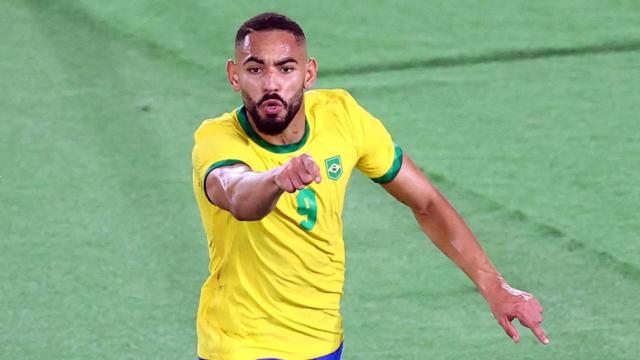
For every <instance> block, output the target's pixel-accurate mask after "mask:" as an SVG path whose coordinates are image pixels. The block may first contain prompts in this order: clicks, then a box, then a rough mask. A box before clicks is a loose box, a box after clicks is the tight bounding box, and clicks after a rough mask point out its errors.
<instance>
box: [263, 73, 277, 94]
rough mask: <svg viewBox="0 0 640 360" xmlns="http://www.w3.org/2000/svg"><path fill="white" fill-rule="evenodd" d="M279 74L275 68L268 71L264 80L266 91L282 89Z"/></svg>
mask: <svg viewBox="0 0 640 360" xmlns="http://www.w3.org/2000/svg"><path fill="white" fill-rule="evenodd" d="M277 75H278V74H277V72H276V71H273V70H271V71H267V72H266V74H265V80H264V91H265V92H266V93H272V92H278V91H280V84H279V81H278V76H277Z"/></svg>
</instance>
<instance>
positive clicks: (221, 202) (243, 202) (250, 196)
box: [205, 154, 321, 221]
mask: <svg viewBox="0 0 640 360" xmlns="http://www.w3.org/2000/svg"><path fill="white" fill-rule="evenodd" d="M314 181H315V182H316V183H319V182H320V181H321V177H320V169H319V168H318V165H317V164H316V163H315V161H314V160H313V158H312V157H311V156H309V155H307V154H302V155H299V156H297V157H295V158H293V159H291V160H289V161H288V162H287V163H285V164H284V165H282V166H279V167H277V168H274V169H271V170H269V171H266V172H254V171H251V169H250V168H249V167H248V166H247V165H244V164H237V165H230V166H224V167H220V168H218V169H215V170H213V171H211V172H210V173H209V174H208V175H207V178H206V179H205V190H206V192H207V197H208V198H209V200H211V202H212V203H213V204H214V205H217V206H219V207H221V208H223V209H225V210H227V211H229V212H231V214H233V216H234V217H235V218H236V219H238V220H243V221H251V220H260V219H262V218H263V217H265V216H267V215H268V214H269V213H270V212H271V211H272V210H273V208H274V207H275V206H276V203H277V202H278V199H279V198H280V195H282V193H283V192H285V191H286V192H290V193H292V192H295V191H296V190H300V189H303V188H304V187H305V186H307V185H309V184H310V183H312V182H314Z"/></svg>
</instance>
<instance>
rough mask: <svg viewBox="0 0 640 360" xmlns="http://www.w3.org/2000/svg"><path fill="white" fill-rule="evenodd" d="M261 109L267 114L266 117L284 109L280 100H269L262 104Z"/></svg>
mask: <svg viewBox="0 0 640 360" xmlns="http://www.w3.org/2000/svg"><path fill="white" fill-rule="evenodd" d="M261 107H262V108H263V109H264V111H265V112H266V113H267V115H275V114H277V113H279V112H280V110H282V109H283V108H284V104H283V103H282V102H281V101H280V100H276V99H270V100H266V101H264V102H263V103H262V105H261Z"/></svg>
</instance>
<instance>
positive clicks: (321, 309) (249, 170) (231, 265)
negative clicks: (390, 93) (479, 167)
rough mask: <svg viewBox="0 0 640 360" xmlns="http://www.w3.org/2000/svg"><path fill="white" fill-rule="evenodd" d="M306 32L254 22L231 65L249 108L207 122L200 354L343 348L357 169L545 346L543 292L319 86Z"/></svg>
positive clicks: (361, 114) (201, 175) (200, 143)
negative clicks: (498, 265)
mask: <svg viewBox="0 0 640 360" xmlns="http://www.w3.org/2000/svg"><path fill="white" fill-rule="evenodd" d="M305 41H306V40H305V35H304V33H303V31H302V29H301V28H300V27H299V26H298V24H296V23H295V22H294V21H292V20H291V19H289V18H287V17H285V16H282V15H279V14H275V13H265V14H260V15H257V16H255V17H253V18H251V19H249V20H248V21H247V22H245V23H244V24H243V25H242V26H241V27H240V29H239V30H238V32H237V35H236V42H235V60H229V61H228V62H227V74H228V78H229V82H230V84H231V87H232V88H233V90H234V91H239V92H240V93H241V94H242V100H243V105H242V106H240V107H239V108H237V109H235V110H233V111H231V112H229V113H225V114H223V115H222V116H220V117H218V118H216V119H212V120H206V121H204V122H203V123H202V125H201V126H200V127H199V128H198V130H197V131H196V133H195V145H194V149H193V184H194V191H195V196H196V199H197V202H198V206H199V209H200V213H201V217H202V222H203V224H204V228H205V231H206V234H207V239H208V244H209V256H210V266H209V271H210V275H209V277H208V279H207V280H206V282H205V283H204V285H203V287H202V291H201V295H200V305H199V309H198V319H197V334H198V356H199V357H200V358H201V359H265V358H281V359H325V360H329V359H339V358H340V353H341V350H342V341H343V333H342V320H341V316H340V297H341V296H342V291H343V281H344V269H345V254H344V241H343V237H342V227H343V224H342V210H343V206H344V197H345V191H346V187H347V182H348V180H349V177H350V176H351V173H352V171H353V169H354V168H357V169H358V170H360V171H361V172H363V173H364V174H365V175H366V176H368V177H369V178H371V179H372V180H373V181H374V182H376V183H378V184H381V186H382V187H383V188H384V189H385V190H387V191H388V192H389V193H390V194H391V195H393V196H394V197H395V198H396V199H397V200H398V201H401V202H402V203H404V204H405V205H407V206H408V207H409V208H410V209H411V210H412V211H413V214H414V215H415V218H416V220H417V221H418V223H419V225H420V227H421V228H422V229H423V230H424V232H425V234H426V235H428V237H429V238H430V239H431V240H432V241H433V242H434V243H435V244H436V245H437V247H438V248H439V249H440V250H441V251H442V252H443V253H444V254H445V255H447V256H448V257H449V258H451V259H452V260H453V261H454V262H455V264H456V265H457V266H458V267H459V268H460V269H461V270H462V271H464V272H465V273H466V274H467V276H468V277H469V278H470V279H471V280H472V281H473V282H474V284H475V285H476V286H477V288H478V289H479V291H480V293H481V294H482V295H483V296H484V298H485V299H486V301H487V303H488V305H489V308H490V309H491V311H492V312H493V314H494V316H495V318H496V320H497V321H498V323H499V324H500V325H501V326H502V327H503V328H504V330H505V332H506V333H507V335H508V336H509V337H511V338H512V339H513V340H514V341H516V342H517V341H518V340H519V339H520V335H519V334H518V331H517V330H516V328H515V327H514V326H513V325H512V323H511V321H512V320H513V319H515V318H517V319H518V320H519V321H520V322H521V323H522V324H523V325H524V326H526V327H528V328H530V329H531V330H532V331H533V332H534V334H535V336H536V337H537V338H538V339H539V340H540V342H542V343H545V344H547V343H548V342H549V340H548V339H547V337H546V336H545V334H544V332H543V330H542V328H541V327H540V323H541V322H542V307H541V306H540V304H539V303H538V301H537V300H536V299H535V298H534V297H533V296H532V295H530V294H528V293H526V292H523V291H519V290H516V289H514V288H512V287H510V286H509V285H508V284H507V282H506V281H505V280H504V279H503V278H502V276H501V275H500V273H498V271H497V270H496V269H495V267H494V266H493V265H492V263H491V262H490V261H489V259H488V258H487V256H486V255H485V253H484V252H483V250H482V248H481V247H480V245H479V244H478V242H477V240H476V238H475V237H474V235H473V233H472V232H471V230H469V228H468V227H467V225H465V223H464V222H463V220H462V219H461V218H460V216H459V215H458V214H457V213H456V211H455V209H454V208H453V207H452V206H451V205H450V204H449V202H448V201H447V200H446V199H445V198H444V196H443V195H442V194H440V193H439V192H438V191H437V190H436V189H435V188H434V186H433V185H432V184H431V183H430V182H429V180H427V178H426V177H425V176H424V175H423V174H422V172H421V171H420V170H419V169H418V167H417V166H416V165H415V164H414V163H413V161H412V160H411V159H410V158H409V157H408V156H407V154H404V153H403V151H402V148H401V147H399V146H398V145H396V144H394V142H393V141H392V139H391V136H390V135H389V133H388V132H387V131H386V129H385V128H384V126H383V125H382V123H381V122H380V121H379V120H378V119H376V118H375V117H373V116H372V115H371V114H369V113H368V112H367V111H366V110H365V109H364V108H362V107H361V106H360V105H359V104H358V103H357V102H356V100H355V99H354V98H353V97H352V96H351V95H350V94H349V93H348V92H346V91H344V90H308V89H309V88H311V86H312V85H313V84H314V81H315V80H316V72H317V64H316V61H315V60H314V59H313V58H309V57H308V54H307V48H306V43H305Z"/></svg>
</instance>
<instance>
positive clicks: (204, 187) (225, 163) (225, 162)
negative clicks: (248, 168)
mask: <svg viewBox="0 0 640 360" xmlns="http://www.w3.org/2000/svg"><path fill="white" fill-rule="evenodd" d="M235 164H245V165H246V163H245V162H244V161H242V160H236V159H228V160H220V161H216V162H214V163H213V165H211V166H209V168H208V169H207V171H206V172H205V173H204V176H203V177H202V190H203V191H204V196H206V197H207V200H209V202H210V203H212V204H213V201H211V199H209V195H207V176H209V173H210V172H212V171H213V170H215V169H217V168H220V167H223V166H229V165H235Z"/></svg>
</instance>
